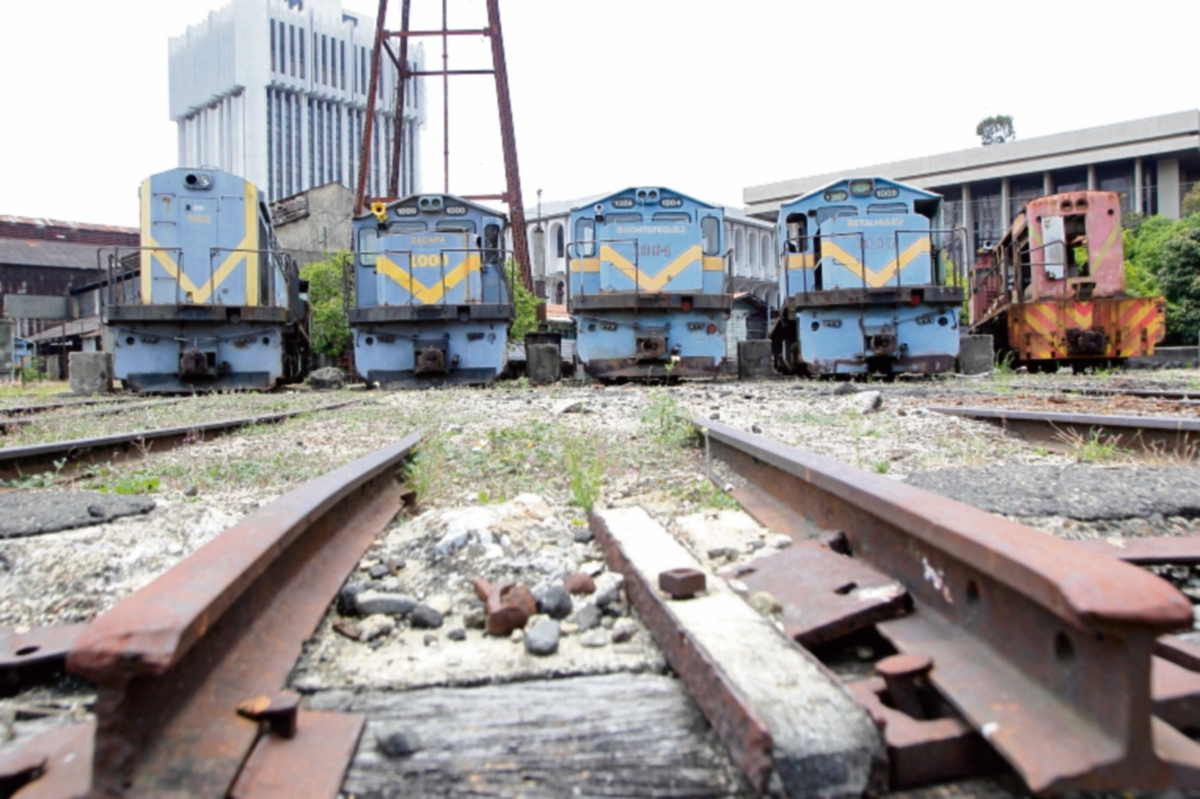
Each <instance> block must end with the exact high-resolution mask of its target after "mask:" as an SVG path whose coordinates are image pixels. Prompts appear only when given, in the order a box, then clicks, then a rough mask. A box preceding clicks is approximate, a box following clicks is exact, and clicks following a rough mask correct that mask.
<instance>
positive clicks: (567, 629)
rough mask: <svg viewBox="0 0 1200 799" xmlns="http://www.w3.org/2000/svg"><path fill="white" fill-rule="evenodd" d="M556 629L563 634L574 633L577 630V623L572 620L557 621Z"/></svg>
mask: <svg viewBox="0 0 1200 799" xmlns="http://www.w3.org/2000/svg"><path fill="white" fill-rule="evenodd" d="M558 630H559V632H561V633H562V634H563V635H574V634H575V633H577V632H579V625H578V624H575V623H574V622H569V621H564V622H560V623H559V625H558Z"/></svg>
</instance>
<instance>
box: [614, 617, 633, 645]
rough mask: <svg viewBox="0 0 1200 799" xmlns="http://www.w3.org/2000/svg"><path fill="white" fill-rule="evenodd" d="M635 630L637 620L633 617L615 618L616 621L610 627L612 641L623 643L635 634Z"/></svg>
mask: <svg viewBox="0 0 1200 799" xmlns="http://www.w3.org/2000/svg"><path fill="white" fill-rule="evenodd" d="M637 631H638V626H637V622H635V621H634V620H633V619H617V623H616V624H614V625H613V628H612V642H613V643H614V644H623V643H625V642H626V641H629V640H630V639H632V638H633V636H635V635H637Z"/></svg>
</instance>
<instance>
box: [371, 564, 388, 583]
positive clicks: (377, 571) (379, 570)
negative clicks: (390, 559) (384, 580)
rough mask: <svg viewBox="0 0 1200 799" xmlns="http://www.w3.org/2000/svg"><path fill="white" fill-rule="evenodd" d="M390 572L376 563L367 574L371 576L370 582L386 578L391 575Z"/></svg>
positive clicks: (382, 565)
mask: <svg viewBox="0 0 1200 799" xmlns="http://www.w3.org/2000/svg"><path fill="white" fill-rule="evenodd" d="M391 572H392V570H391V569H389V568H388V567H387V566H385V565H384V564H382V563H376V564H375V565H374V566H372V567H371V568H370V570H369V571H368V572H367V574H369V575H371V579H372V580H378V579H379V578H380V577H386V576H387V575H389V574H391Z"/></svg>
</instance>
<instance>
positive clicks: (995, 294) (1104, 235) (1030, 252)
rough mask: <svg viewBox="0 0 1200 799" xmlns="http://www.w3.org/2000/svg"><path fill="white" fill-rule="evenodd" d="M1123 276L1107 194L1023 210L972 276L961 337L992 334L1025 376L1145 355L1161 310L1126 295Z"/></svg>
mask: <svg viewBox="0 0 1200 799" xmlns="http://www.w3.org/2000/svg"><path fill="white" fill-rule="evenodd" d="M1124 267H1125V255H1124V249H1123V247H1122V245H1121V200H1120V197H1119V196H1118V195H1117V194H1116V193H1114V192H1110V191H1074V192H1068V193H1065V194H1054V195H1051V196H1049V197H1039V198H1037V199H1035V200H1031V201H1030V202H1029V203H1028V204H1027V205H1026V206H1025V208H1024V209H1023V210H1022V211H1021V213H1019V214H1017V218H1016V219H1014V220H1013V223H1012V226H1011V227H1010V228H1009V229H1008V233H1007V234H1005V236H1004V239H1003V240H1001V242H1000V243H999V244H998V245H996V246H995V247H993V248H992V249H991V250H990V251H988V252H986V253H982V254H981V255H980V257H979V259H978V260H977V261H976V263H975V266H974V268H973V269H972V270H971V305H970V311H971V324H970V332H971V333H975V334H980V333H985V334H991V336H992V337H993V340H994V341H995V345H996V349H997V350H998V351H1005V350H1007V351H1011V352H1012V353H1013V354H1014V355H1015V357H1016V360H1017V362H1018V363H1020V364H1024V365H1027V366H1028V367H1029V368H1030V370H1031V371H1032V370H1035V369H1041V370H1043V371H1054V370H1056V369H1057V368H1058V367H1059V365H1066V364H1069V365H1071V366H1072V367H1074V368H1075V369H1077V370H1079V369H1082V368H1084V367H1086V366H1089V365H1097V366H1100V365H1105V364H1108V363H1120V362H1123V361H1124V359H1126V358H1129V357H1132V356H1137V355H1151V354H1153V352H1154V345H1155V344H1156V343H1157V342H1159V341H1162V338H1163V335H1164V333H1165V332H1166V316H1165V303H1164V301H1163V298H1162V297H1129V296H1128V295H1126V294H1125V269H1124Z"/></svg>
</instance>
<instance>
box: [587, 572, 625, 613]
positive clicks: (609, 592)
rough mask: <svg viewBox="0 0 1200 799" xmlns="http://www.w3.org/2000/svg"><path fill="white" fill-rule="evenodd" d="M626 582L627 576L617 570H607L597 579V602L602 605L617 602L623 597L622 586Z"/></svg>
mask: <svg viewBox="0 0 1200 799" xmlns="http://www.w3.org/2000/svg"><path fill="white" fill-rule="evenodd" d="M624 584H625V577H624V576H623V575H620V574H617V573H616V572H605V573H604V574H602V575H600V578H599V579H597V580H596V594H595V597H594V599H595V602H596V604H597V605H600V606H601V607H603V606H605V605H607V604H609V603H610V602H616V601H617V600H618V599H620V598H621V586H622V585H624Z"/></svg>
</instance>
